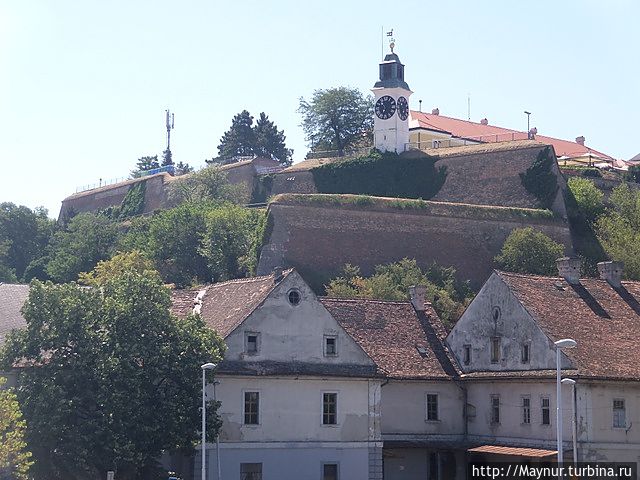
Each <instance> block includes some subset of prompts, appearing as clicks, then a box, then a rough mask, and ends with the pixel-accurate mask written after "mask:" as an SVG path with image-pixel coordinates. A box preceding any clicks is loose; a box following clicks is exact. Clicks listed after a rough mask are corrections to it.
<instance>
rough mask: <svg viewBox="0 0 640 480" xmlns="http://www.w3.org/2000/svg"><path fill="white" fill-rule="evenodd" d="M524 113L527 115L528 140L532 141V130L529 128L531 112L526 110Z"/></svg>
mask: <svg viewBox="0 0 640 480" xmlns="http://www.w3.org/2000/svg"><path fill="white" fill-rule="evenodd" d="M524 113H525V114H526V115H527V138H528V139H529V140H531V129H530V128H529V117H530V116H531V112H527V111H526V110H525V111H524Z"/></svg>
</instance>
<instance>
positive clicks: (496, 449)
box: [467, 445, 558, 458]
mask: <svg viewBox="0 0 640 480" xmlns="http://www.w3.org/2000/svg"><path fill="white" fill-rule="evenodd" d="M467 451H468V452H472V453H493V454H495V455H511V456H517V457H538V458H544V457H551V456H554V455H557V453H558V451H557V450H545V449H542V448H520V447H501V446H499V445H482V446H481V447H475V448H470V449H469V450H467Z"/></svg>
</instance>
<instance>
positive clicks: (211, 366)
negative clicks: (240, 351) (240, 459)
mask: <svg viewBox="0 0 640 480" xmlns="http://www.w3.org/2000/svg"><path fill="white" fill-rule="evenodd" d="M216 367H217V365H216V364H215V363H205V364H204V365H201V366H200V368H201V369H202V480H207V466H206V453H207V452H206V450H207V449H206V443H207V403H206V397H207V395H206V391H205V387H206V381H207V379H206V377H205V373H206V371H207V370H213V369H214V368H216Z"/></svg>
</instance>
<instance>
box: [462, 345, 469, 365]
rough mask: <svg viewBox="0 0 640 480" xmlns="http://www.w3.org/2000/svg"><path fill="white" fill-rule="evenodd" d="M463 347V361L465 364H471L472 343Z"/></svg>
mask: <svg viewBox="0 0 640 480" xmlns="http://www.w3.org/2000/svg"><path fill="white" fill-rule="evenodd" d="M462 349H463V350H462V361H463V362H464V364H465V365H469V364H470V363H471V345H464V346H463V347H462Z"/></svg>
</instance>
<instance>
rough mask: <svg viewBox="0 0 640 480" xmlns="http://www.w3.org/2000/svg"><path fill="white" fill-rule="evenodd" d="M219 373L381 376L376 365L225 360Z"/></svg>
mask: <svg viewBox="0 0 640 480" xmlns="http://www.w3.org/2000/svg"><path fill="white" fill-rule="evenodd" d="M218 373H226V374H236V375H249V376H265V375H311V376H316V375H322V376H329V377H376V376H380V373H379V372H378V371H377V369H376V367H375V365H371V366H368V365H351V364H326V363H303V362H274V361H261V362H245V361H229V360H225V361H223V362H221V363H220V366H219V367H218Z"/></svg>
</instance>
